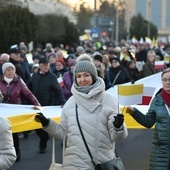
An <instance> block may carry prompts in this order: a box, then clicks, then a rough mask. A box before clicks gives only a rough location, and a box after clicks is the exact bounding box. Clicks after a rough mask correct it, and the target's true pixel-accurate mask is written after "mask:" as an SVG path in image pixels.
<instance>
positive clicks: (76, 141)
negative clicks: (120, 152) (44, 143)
mask: <svg viewBox="0 0 170 170" xmlns="http://www.w3.org/2000/svg"><path fill="white" fill-rule="evenodd" d="M99 79H100V81H101V82H102V83H101V84H100V85H99V86H98V87H95V88H94V89H92V90H91V91H90V92H89V93H88V94H85V93H81V92H78V91H77V90H76V89H75V88H74V86H72V93H73V96H72V97H71V98H69V100H68V101H67V102H66V104H65V105H64V107H63V110H62V115H61V121H60V124H57V123H55V122H54V121H52V120H50V123H49V125H48V127H46V128H44V130H45V131H46V132H48V133H49V134H50V135H51V136H54V137H56V138H60V139H62V138H63V136H64V135H66V140H67V141H66V149H65V153H64V160H63V169H64V170H70V169H71V170H93V169H95V168H94V165H93V164H92V162H91V158H90V156H89V154H88V152H87V150H86V147H85V145H84V142H83V140H82V137H81V134H80V131H79V128H78V125H77V121H76V109H75V104H77V106H78V116H79V121H80V125H81V128H82V131H83V133H84V136H85V139H86V141H87V144H88V146H89V149H90V151H91V154H92V156H93V159H94V162H95V163H96V164H98V163H105V162H107V161H109V160H111V159H113V158H114V157H115V152H114V149H115V142H116V141H118V140H122V139H125V138H126V136H127V128H126V126H125V124H123V126H122V127H121V128H120V129H119V130H115V128H114V126H113V121H114V116H115V115H116V114H117V113H118V103H117V102H116V100H115V98H114V97H113V96H111V95H110V94H108V93H107V92H106V91H105V85H104V81H103V80H102V79H101V78H99Z"/></svg>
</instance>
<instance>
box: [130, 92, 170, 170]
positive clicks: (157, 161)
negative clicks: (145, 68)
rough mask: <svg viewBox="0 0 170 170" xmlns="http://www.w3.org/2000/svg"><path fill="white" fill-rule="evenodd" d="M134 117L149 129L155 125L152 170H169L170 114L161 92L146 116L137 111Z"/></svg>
mask: <svg viewBox="0 0 170 170" xmlns="http://www.w3.org/2000/svg"><path fill="white" fill-rule="evenodd" d="M132 116H133V118H134V119H135V120H136V121H137V122H139V123H140V124H141V125H143V126H145V127H147V128H151V127H152V126H153V125H154V124H155V130H154V135H153V139H152V147H151V153H150V170H168V169H169V167H170V165H169V163H170V114H169V113H168V110H167V108H166V106H165V103H164V101H163V98H162V95H161V90H160V91H159V92H158V93H157V95H156V96H155V97H154V99H153V101H152V103H151V106H150V108H149V110H148V112H147V113H146V115H144V114H142V113H141V112H140V111H139V110H137V109H135V112H134V114H132Z"/></svg>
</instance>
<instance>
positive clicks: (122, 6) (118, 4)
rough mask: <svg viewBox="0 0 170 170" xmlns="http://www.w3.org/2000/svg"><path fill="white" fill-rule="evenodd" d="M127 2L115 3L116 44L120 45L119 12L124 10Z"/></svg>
mask: <svg viewBox="0 0 170 170" xmlns="http://www.w3.org/2000/svg"><path fill="white" fill-rule="evenodd" d="M124 3H125V0H116V1H115V7H116V31H115V32H116V35H115V37H116V44H117V45H118V43H119V10H120V11H121V10H123V8H124Z"/></svg>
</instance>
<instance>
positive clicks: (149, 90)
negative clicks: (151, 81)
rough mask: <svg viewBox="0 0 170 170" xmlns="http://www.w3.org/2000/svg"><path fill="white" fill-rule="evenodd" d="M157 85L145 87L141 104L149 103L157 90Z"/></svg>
mask: <svg viewBox="0 0 170 170" xmlns="http://www.w3.org/2000/svg"><path fill="white" fill-rule="evenodd" d="M155 89H156V88H155V87H144V89H143V96H142V103H141V104H139V105H149V104H150V101H151V99H152V97H153V94H154V92H155Z"/></svg>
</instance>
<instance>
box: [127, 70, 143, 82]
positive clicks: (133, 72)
mask: <svg viewBox="0 0 170 170" xmlns="http://www.w3.org/2000/svg"><path fill="white" fill-rule="evenodd" d="M125 70H126V71H127V73H128V74H129V76H130V79H131V82H135V81H137V80H139V79H141V78H142V74H141V72H139V71H138V69H137V68H129V67H126V68H125Z"/></svg>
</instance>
